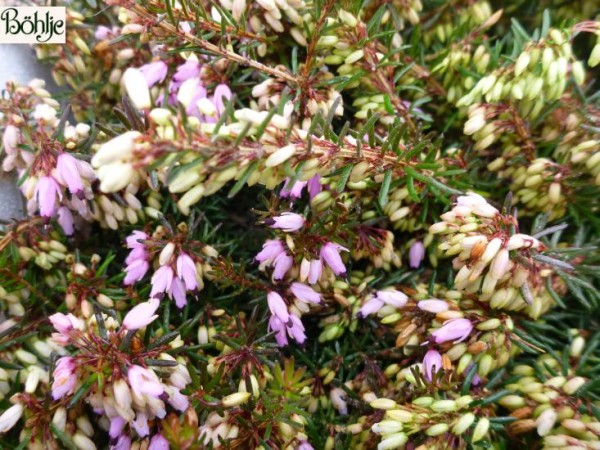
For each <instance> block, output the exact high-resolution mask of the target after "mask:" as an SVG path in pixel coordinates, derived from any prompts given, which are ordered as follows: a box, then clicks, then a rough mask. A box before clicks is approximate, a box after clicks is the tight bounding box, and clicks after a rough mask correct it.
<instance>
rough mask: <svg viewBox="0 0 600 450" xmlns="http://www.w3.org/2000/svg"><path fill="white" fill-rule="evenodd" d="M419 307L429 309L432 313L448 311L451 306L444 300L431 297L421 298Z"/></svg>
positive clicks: (424, 309)
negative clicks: (427, 298)
mask: <svg viewBox="0 0 600 450" xmlns="http://www.w3.org/2000/svg"><path fill="white" fill-rule="evenodd" d="M417 307H418V308H419V309H420V310H422V311H427V312H430V313H439V312H444V311H448V309H449V308H450V307H449V306H448V303H446V302H445V301H443V300H438V299H436V298H431V299H429V300H421V301H420V302H419V303H417Z"/></svg>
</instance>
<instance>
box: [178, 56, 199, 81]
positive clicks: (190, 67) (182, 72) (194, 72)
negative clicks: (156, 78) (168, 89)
mask: <svg viewBox="0 0 600 450" xmlns="http://www.w3.org/2000/svg"><path fill="white" fill-rule="evenodd" d="M198 75H200V63H199V62H198V61H186V62H185V63H183V64H182V65H181V66H179V67H178V68H177V70H176V71H175V74H174V75H173V80H174V81H175V82H178V83H183V82H184V81H186V80H189V79H190V78H194V77H197V76H198Z"/></svg>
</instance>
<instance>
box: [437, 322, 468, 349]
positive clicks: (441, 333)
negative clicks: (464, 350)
mask: <svg viewBox="0 0 600 450" xmlns="http://www.w3.org/2000/svg"><path fill="white" fill-rule="evenodd" d="M472 330H473V324H472V323H471V321H470V320H469V319H464V318H455V319H450V320H447V321H446V322H444V325H443V326H442V327H441V328H439V329H437V330H435V331H434V332H433V333H432V336H433V337H434V338H435V342H436V343H438V344H441V343H443V342H447V341H454V343H455V344H456V343H458V342H462V341H464V340H465V339H466V338H467V337H469V334H471V331H472Z"/></svg>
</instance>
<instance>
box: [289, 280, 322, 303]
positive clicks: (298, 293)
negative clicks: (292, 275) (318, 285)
mask: <svg viewBox="0 0 600 450" xmlns="http://www.w3.org/2000/svg"><path fill="white" fill-rule="evenodd" d="M290 290H291V291H292V294H294V296H295V297H296V298H297V299H298V300H300V301H302V302H304V303H321V294H319V293H318V292H316V291H315V290H314V289H313V288H311V287H310V286H307V285H306V284H304V283H298V282H294V283H292V284H291V286H290Z"/></svg>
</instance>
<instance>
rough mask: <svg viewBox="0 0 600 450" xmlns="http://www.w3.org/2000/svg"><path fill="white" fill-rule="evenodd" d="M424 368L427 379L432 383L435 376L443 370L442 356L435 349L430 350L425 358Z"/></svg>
mask: <svg viewBox="0 0 600 450" xmlns="http://www.w3.org/2000/svg"><path fill="white" fill-rule="evenodd" d="M423 368H424V372H425V379H426V380H427V381H429V382H431V380H433V375H434V374H435V373H436V372H438V371H439V370H441V368H442V355H441V354H440V352H438V351H437V350H434V349H431V350H428V351H427V353H425V357H424V358H423Z"/></svg>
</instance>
